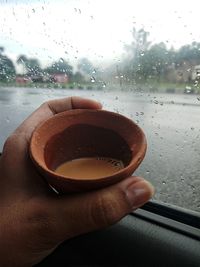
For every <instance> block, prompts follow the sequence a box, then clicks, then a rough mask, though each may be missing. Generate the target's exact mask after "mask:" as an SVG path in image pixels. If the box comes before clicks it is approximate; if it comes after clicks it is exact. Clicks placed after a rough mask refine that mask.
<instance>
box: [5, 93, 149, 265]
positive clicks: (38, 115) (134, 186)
mask: <svg viewBox="0 0 200 267" xmlns="http://www.w3.org/2000/svg"><path fill="white" fill-rule="evenodd" d="M75 108H87V109H100V108H101V104H99V103H97V102H95V101H92V100H89V99H83V98H80V97H71V98H64V99H60V100H53V101H49V102H46V103H44V104H43V105H41V106H40V107H39V108H38V109H37V110H36V111H35V112H34V113H33V114H32V115H30V116H29V117H28V118H27V119H26V120H25V121H24V122H23V123H22V124H21V125H20V126H19V127H18V128H17V129H16V131H15V132H14V133H13V134H12V135H11V136H10V137H9V138H8V139H7V141H6V142H5V145H4V149H3V153H2V156H1V158H0V177H1V178H0V214H1V217H0V240H1V242H0V266H4V267H7V266H10V267H11V266H12V267H16V266H20V267H25V266H27V267H28V266H32V265H34V264H36V263H38V262H40V261H41V260H42V259H44V258H45V257H46V256H47V255H49V254H50V253H51V252H52V251H53V250H54V249H55V248H56V247H57V246H58V245H59V244H60V243H61V242H63V241H65V240H67V239H69V238H72V237H75V236H77V235H80V234H83V233H87V232H90V231H94V230H97V229H101V228H104V227H106V226H109V225H111V224H114V223H116V222H117V221H119V220H120V219H121V218H122V217H124V216H125V215H127V214H128V213H129V212H131V211H132V210H135V209H136V208H138V207H140V206H141V205H143V204H144V203H145V202H147V201H148V200H149V199H150V198H151V196H152V195H153V187H152V186H151V185H150V184H149V183H148V182H147V181H145V180H144V179H143V178H140V177H128V178H127V179H125V180H123V181H122V182H120V183H118V184H116V185H113V186H110V187H107V188H105V189H101V190H98V191H95V192H89V193H82V194H74V195H70V196H68V195H65V196H58V195H57V194H55V193H54V192H52V190H51V189H50V188H49V186H48V185H47V184H46V182H45V181H44V180H43V179H42V177H41V176H40V175H39V174H38V173H37V171H36V170H35V168H34V166H33V164H32V162H31V160H30V159H29V154H28V148H29V142H30V138H31V135H32V132H33V130H34V129H35V127H36V126H37V125H38V124H39V123H41V122H42V121H44V120H46V119H48V118H50V117H52V116H54V115H55V114H57V113H59V112H62V111H66V110H69V109H75Z"/></svg>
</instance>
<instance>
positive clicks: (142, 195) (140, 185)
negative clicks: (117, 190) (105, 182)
mask: <svg viewBox="0 0 200 267" xmlns="http://www.w3.org/2000/svg"><path fill="white" fill-rule="evenodd" d="M153 194H154V187H153V186H152V185H151V184H150V183H149V182H147V181H141V182H137V183H133V184H130V185H129V186H128V188H127V191H126V195H127V199H128V201H129V202H130V205H131V207H132V209H133V210H134V209H136V208H138V207H140V206H142V205H143V204H145V203H146V202H147V201H148V200H149V199H150V198H151V197H152V196H153Z"/></svg>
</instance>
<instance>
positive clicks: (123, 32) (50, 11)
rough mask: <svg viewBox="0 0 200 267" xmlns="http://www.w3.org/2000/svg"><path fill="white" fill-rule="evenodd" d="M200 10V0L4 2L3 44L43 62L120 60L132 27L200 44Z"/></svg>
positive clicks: (0, 8)
mask: <svg viewBox="0 0 200 267" xmlns="http://www.w3.org/2000/svg"><path fill="white" fill-rule="evenodd" d="M199 8H200V1H199V0H190V1H181V0H168V1H159V0H151V1H150V0H149V1H148V0H146V1H142V0H140V1H138V0H137V1H134V0H122V1H120V0H99V1H97V0H91V1H86V0H81V1H80V0H55V1H51V0H47V1H46V0H41V1H38V0H35V1H33V0H31V1H25V0H22V1H17V0H7V1H6V0H0V46H4V47H5V53H6V54H7V55H9V56H10V57H11V58H12V59H14V60H15V59H16V58H17V56H18V55H19V54H26V55H27V56H28V57H38V58H39V59H40V61H41V62H43V64H48V63H49V62H52V61H53V60H55V59H58V58H60V57H63V58H65V59H67V60H69V61H70V62H73V63H74V64H75V63H76V62H77V61H78V59H80V58H81V57H83V56H86V57H88V58H89V59H91V60H93V61H94V60H95V61H98V62H101V61H111V60H112V61H117V60H119V59H120V58H121V56H122V55H123V54H124V53H125V50H124V45H125V44H129V43H131V40H132V36H131V30H132V28H133V27H136V28H138V29H139V28H141V27H143V28H144V29H145V30H146V31H149V32H150V37H149V38H150V39H151V41H152V42H161V41H163V42H165V43H166V44H167V45H168V46H169V47H170V46H171V45H173V46H174V47H175V48H178V47H180V46H181V45H183V44H187V43H191V42H192V41H197V42H200V30H199V22H198V18H199V10H200V9H199Z"/></svg>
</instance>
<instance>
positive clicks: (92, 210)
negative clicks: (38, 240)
mask: <svg viewBox="0 0 200 267" xmlns="http://www.w3.org/2000/svg"><path fill="white" fill-rule="evenodd" d="M153 193H154V189H153V186H152V185H151V184H150V183H149V182H147V181H145V180H144V179H143V178H140V177H129V178H127V179H125V180H124V181H122V182H120V183H118V184H115V185H112V186H110V187H107V188H105V189H101V190H98V191H94V192H89V193H83V194H77V195H73V196H62V197H60V198H59V199H53V200H52V202H51V203H50V205H51V211H53V213H54V218H57V219H56V220H54V221H55V222H54V223H55V225H54V231H52V232H53V234H54V237H52V238H53V239H54V241H56V242H58V243H59V242H62V241H64V240H66V239H68V238H71V237H74V236H77V235H80V234H83V233H87V232H90V231H93V230H98V229H101V228H104V227H106V226H109V225H111V224H114V223H116V222H117V221H119V220H120V219H121V218H122V217H124V216H125V215H127V214H128V213H130V212H131V211H133V210H135V209H137V208H138V207H140V206H142V205H143V204H144V203H145V202H147V201H148V200H149V199H150V198H151V197H152V195H153Z"/></svg>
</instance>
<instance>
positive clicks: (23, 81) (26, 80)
mask: <svg viewBox="0 0 200 267" xmlns="http://www.w3.org/2000/svg"><path fill="white" fill-rule="evenodd" d="M15 82H16V83H18V84H27V83H29V82H31V79H30V78H28V77H24V76H16V78H15Z"/></svg>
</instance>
